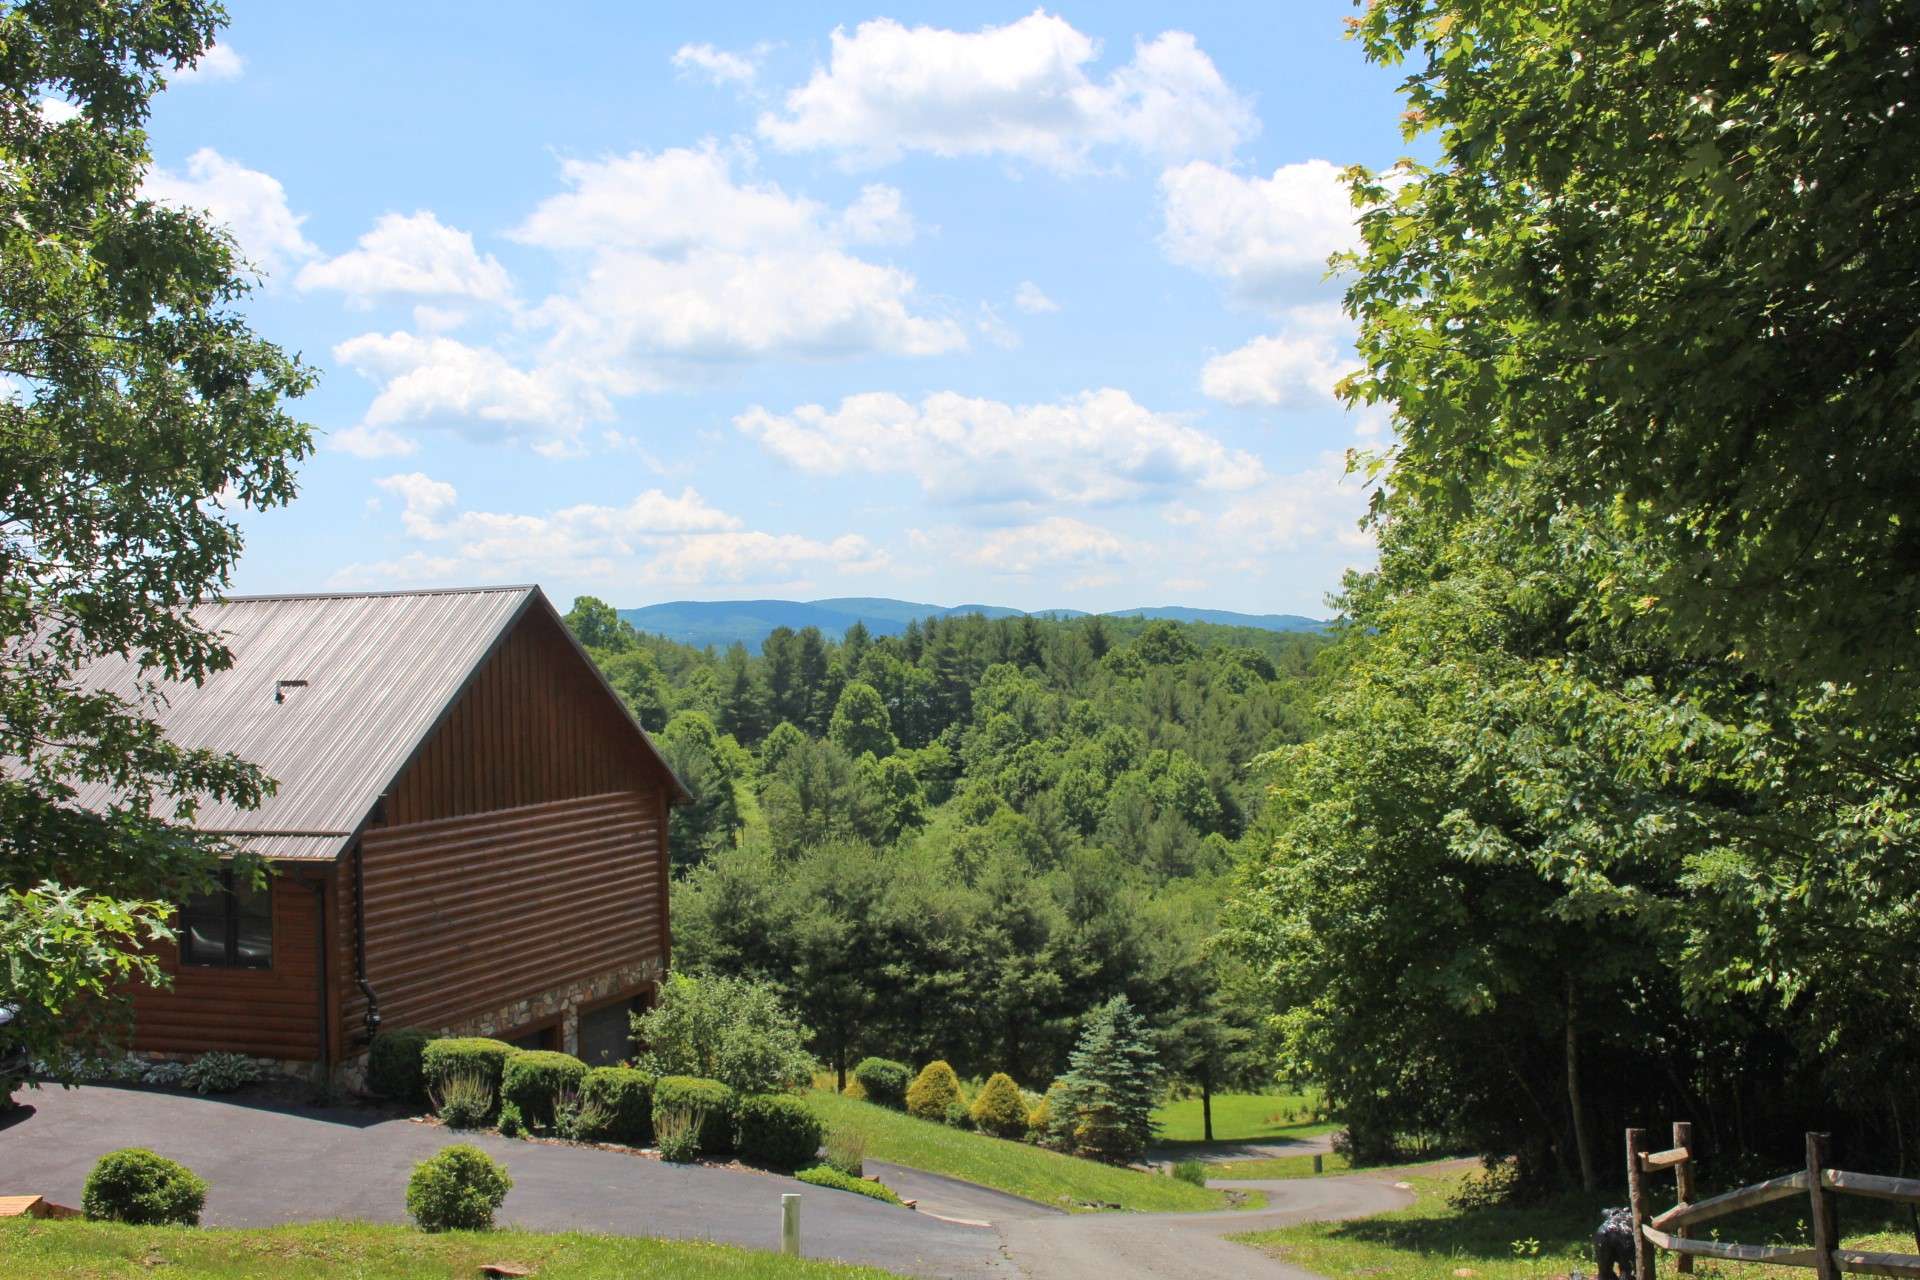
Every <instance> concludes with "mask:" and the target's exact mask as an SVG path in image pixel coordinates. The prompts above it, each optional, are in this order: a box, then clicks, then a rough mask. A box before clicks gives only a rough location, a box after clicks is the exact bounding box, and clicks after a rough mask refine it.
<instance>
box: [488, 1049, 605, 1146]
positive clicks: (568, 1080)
mask: <svg viewBox="0 0 1920 1280" xmlns="http://www.w3.org/2000/svg"><path fill="white" fill-rule="evenodd" d="M586 1078H587V1064H586V1063H584V1062H582V1061H580V1059H578V1058H576V1057H574V1056H573V1055H572V1054H570V1053H552V1052H550V1051H548V1050H545V1049H516V1050H514V1051H513V1052H512V1053H510V1054H508V1055H507V1063H506V1066H505V1067H503V1068H502V1069H501V1072H500V1101H501V1104H502V1105H503V1106H504V1105H505V1104H506V1103H509V1102H510V1103H512V1104H513V1105H514V1106H516V1107H518V1108H520V1118H521V1120H522V1122H523V1123H525V1124H526V1125H527V1126H528V1127H529V1128H536V1129H551V1128H552V1127H553V1104H554V1101H555V1099H557V1098H559V1097H560V1096H561V1095H563V1094H577V1093H579V1092H580V1085H581V1083H582V1082H583V1081H585V1080H586Z"/></svg>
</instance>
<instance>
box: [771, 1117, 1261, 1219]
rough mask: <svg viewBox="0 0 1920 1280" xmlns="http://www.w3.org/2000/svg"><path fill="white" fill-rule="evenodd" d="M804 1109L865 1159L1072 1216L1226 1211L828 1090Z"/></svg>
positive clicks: (1166, 1182)
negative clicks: (856, 1138) (1102, 1211)
mask: <svg viewBox="0 0 1920 1280" xmlns="http://www.w3.org/2000/svg"><path fill="white" fill-rule="evenodd" d="M807 1101H808V1102H809V1103H810V1104H811V1105H812V1106H813V1108H814V1110H815V1111H816V1112H817V1113H818V1114H819V1116H820V1118H821V1119H822V1120H823V1121H825V1122H826V1125H827V1128H828V1130H829V1131H831V1130H833V1129H847V1130H851V1131H853V1132H855V1133H858V1134H859V1135H860V1136H861V1137H862V1138H864V1139H865V1140H866V1149H867V1156H868V1157H869V1158H870V1159H874V1160H888V1161H891V1162H893V1163H894V1164H904V1165H907V1166H909V1167H910V1168H914V1169H923V1170H925V1171H926V1172H928V1173H944V1174H946V1175H947V1176H948V1177H951V1178H964V1179H965V1180H966V1181H968V1182H977V1183H979V1184H980V1185H982V1186H986V1187H994V1188H996V1189H998V1190H1001V1191H1005V1192H1009V1193H1011V1194H1013V1195H1016V1196H1024V1197H1026V1198H1027V1199H1029V1200H1037V1201H1039V1202H1040V1203H1042V1204H1051V1205H1060V1206H1062V1207H1069V1208H1077V1207H1078V1206H1080V1205H1081V1204H1083V1203H1087V1202H1096V1203H1101V1204H1117V1205H1120V1206H1121V1207H1122V1208H1126V1209H1141V1210H1152V1211H1155V1212H1165V1211H1179V1210H1186V1209H1224V1208H1227V1207H1228V1202H1227V1198H1226V1196H1225V1195H1223V1194H1222V1193H1221V1192H1218V1191H1209V1190H1207V1189H1205V1188H1203V1187H1195V1186H1190V1185H1189V1184H1187V1183H1184V1182H1181V1181H1179V1180H1178V1179H1177V1178H1168V1177H1162V1176H1158V1175H1155V1174H1150V1173H1137V1172H1135V1171H1133V1170H1131V1169H1115V1168H1112V1167H1111V1166H1108V1165H1103V1164H1095V1163H1094V1162H1093V1161H1091V1160H1077V1159H1075V1158H1073V1157H1072V1156H1063V1155H1061V1154H1059V1153H1058V1152H1055V1151H1044V1150H1042V1149H1041V1148H1039V1147H1035V1146H1029V1145H1028V1144H1026V1143H1024V1142H1009V1141H1007V1140H1006V1139H1004V1138H990V1137H988V1136H986V1135H985V1134H981V1133H968V1132H966V1131H965V1130H963V1129H954V1128H950V1127H948V1126H947V1125H943V1124H933V1123H930V1122H928V1121H925V1120H915V1119H914V1118H913V1117H912V1116H909V1115H906V1114H904V1113H902V1112H899V1111H891V1110H888V1109H887V1108H885V1107H877V1106H874V1105H873V1104H872V1103H870V1102H856V1101H854V1100H853V1099H852V1098H843V1097H841V1096H840V1095H838V1094H836V1093H832V1092H829V1091H825V1090H818V1089H816V1090H814V1091H813V1092H812V1093H809V1094H808V1095H807Z"/></svg>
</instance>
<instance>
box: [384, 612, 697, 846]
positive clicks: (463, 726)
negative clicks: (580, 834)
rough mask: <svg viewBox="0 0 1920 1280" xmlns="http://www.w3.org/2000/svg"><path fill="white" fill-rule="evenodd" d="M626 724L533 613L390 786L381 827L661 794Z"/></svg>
mask: <svg viewBox="0 0 1920 1280" xmlns="http://www.w3.org/2000/svg"><path fill="white" fill-rule="evenodd" d="M625 719H626V716H625V713H624V712H623V711H622V710H621V708H620V706H619V705H618V703H616V702H615V701H614V700H613V699H612V698H611V697H610V696H609V695H608V693H607V691H606V689H605V688H604V687H603V686H602V685H601V683H600V681H599V678H598V677H597V676H596V675H595V674H594V673H593V671H592V670H591V669H590V668H589V667H588V666H587V665H586V664H585V663H584V662H583V661H582V660H581V658H580V656H579V654H578V653H577V652H576V651H575V650H574V648H573V645H572V643H571V642H570V641H568V640H567V638H566V636H565V635H564V634H562V633H561V631H560V628H559V625H558V624H557V623H555V622H554V621H553V620H552V619H551V618H549V617H548V616H547V615H546V614H545V613H544V612H540V611H534V612H530V613H528V614H527V616H526V617H525V618H523V619H522V620H521V622H520V623H519V625H518V626H516V627H515V628H514V629H513V631H512V632H511V633H510V634H509V635H508V636H507V638H506V639H505V640H504V641H503V642H502V643H501V645H500V647H499V649H497V650H496V651H495V652H494V655H493V657H492V658H491V659H489V660H488V661H487V663H486V664H485V665H484V666H483V667H482V668H481V669H480V671H479V673H478V674H477V675H475V677H474V679H473V683H472V684H470V685H469V686H468V687H467V690H466V692H465V693H463V694H462V695H461V696H460V698H459V699H458V700H457V701H456V702H455V703H454V706H453V709H452V711H450V712H449V713H448V715H447V718H446V720H445V721H444V722H443V723H442V724H441V726H440V728H439V730H438V731H437V732H436V733H434V735H433V736H432V737H431V738H429V739H428V740H427V742H426V744H425V745H424V746H423V747H422V748H421V750H420V753H419V754H418V755H417V756H415V757H414V759H413V762H412V763H411V764H410V765H409V766H408V767H407V769H406V771H405V772H404V773H403V774H402V776H401V777H400V779H399V780H398V781H397V782H396V783H395V785H394V787H393V790H392V792H391V794H390V795H389V796H388V797H387V803H386V805H385V813H384V819H385V825H387V826H391V827H400V826H407V825H409V824H412V823H416V822H433V821H437V820H439V819H441V818H458V817H464V816H466V815H468V814H478V813H493V812H497V811H498V810H501V809H515V808H519V807H521V806H523V805H530V804H543V803H545V802H547V801H549V800H570V799H575V798H578V797H581V796H598V795H606V794H607V793H608V792H612V791H633V790H644V791H651V790H654V789H655V788H658V787H661V786H664V785H665V784H666V777H665V774H664V773H663V772H662V771H661V770H660V768H659V767H658V766H657V765H655V764H654V763H653V761H652V760H651V759H650V758H649V757H648V755H647V753H646V749H645V748H644V746H642V745H641V744H640V743H638V742H637V741H636V739H635V735H634V732H633V729H632V727H631V726H630V725H628V724H626V723H624V721H625Z"/></svg>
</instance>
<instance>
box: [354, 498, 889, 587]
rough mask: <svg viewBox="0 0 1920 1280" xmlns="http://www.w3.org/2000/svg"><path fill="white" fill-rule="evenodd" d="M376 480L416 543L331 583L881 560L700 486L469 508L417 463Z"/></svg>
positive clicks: (623, 582)
mask: <svg viewBox="0 0 1920 1280" xmlns="http://www.w3.org/2000/svg"><path fill="white" fill-rule="evenodd" d="M375 484H376V485H377V486H378V487H379V488H380V489H381V490H382V491H383V492H385V493H387V494H390V495H392V496H393V497H394V498H396V499H397V500H398V501H399V502H400V508H401V509H400V530H401V532H402V534H403V535H404V536H405V537H406V538H407V539H409V540H411V541H413V542H416V543H419V544H422V545H421V546H420V547H418V548H416V549H414V550H411V551H408V552H406V553H405V554H403V555H401V556H399V557H397V558H395V559H392V560H385V561H379V562H374V563H362V564H356V565H350V566H348V567H347V568H345V569H343V570H341V571H340V573H338V574H336V575H334V583H335V585H339V586H359V585H364V584H366V583H370V582H388V583H391V582H396V581H406V582H447V581H455V580H460V581H496V582H497V581H506V580H529V579H532V580H537V579H541V578H559V579H570V580H574V581H583V580H590V581H595V582H606V583H609V584H612V585H615V586H624V587H629V588H638V587H657V586H676V587H695V586H718V585H736V584H741V583H754V584H780V583H785V582H790V581H794V580H796V579H799V578H801V577H803V576H804V575H806V574H808V573H812V572H816V571H820V570H827V571H831V572H836V573H863V572H870V571H873V570H876V569H880V568H883V567H885V566H886V564H887V563H888V561H887V557H886V553H885V552H883V551H881V550H879V549H878V548H876V547H875V546H874V545H873V544H872V543H870V542H869V541H867V539H865V538H863V537H860V536H859V535H856V534H847V535H843V536H841V537H837V538H827V539H819V538H809V537H804V536H801V535H797V534H777V533H767V532H763V531H760V530H755V529H749V528H747V527H745V523H744V522H743V521H742V520H740V518H739V517H737V516H734V515H731V514H729V513H727V512H725V511H722V510H720V509H718V508H716V507H714V506H713V505H712V504H711V503H709V502H708V501H707V500H706V499H705V498H703V497H702V496H701V495H700V494H699V492H698V491H696V490H694V489H691V488H686V489H682V490H681V491H680V493H679V494H677V495H675V494H670V493H667V492H665V491H663V490H660V489H648V490H646V491H645V492H643V493H641V494H639V495H637V496H636V497H634V498H633V500H632V501H630V502H628V503H626V504H625V505H624V506H605V505H599V504H593V503H581V504H577V505H574V506H570V507H563V508H560V509H558V510H554V511H548V512H544V513H539V514H531V513H519V512H500V511H476V510H469V509H464V508H462V507H461V505H460V501H459V493H458V492H457V491H456V490H455V489H454V487H453V486H452V485H450V484H448V483H446V482H445V481H442V480H436V479H434V478H432V477H431V476H428V475H426V474H424V473H422V472H417V471H416V472H406V473H402V474H397V475H390V476H385V477H382V478H381V479H379V480H377V481H375Z"/></svg>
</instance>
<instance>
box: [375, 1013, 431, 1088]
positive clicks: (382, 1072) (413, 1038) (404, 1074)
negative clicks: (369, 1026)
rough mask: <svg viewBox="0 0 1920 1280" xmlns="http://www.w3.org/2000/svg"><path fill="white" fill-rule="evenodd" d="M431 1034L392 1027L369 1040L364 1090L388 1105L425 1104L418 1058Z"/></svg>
mask: <svg viewBox="0 0 1920 1280" xmlns="http://www.w3.org/2000/svg"><path fill="white" fill-rule="evenodd" d="M432 1039H433V1036H432V1034H431V1033H429V1032H426V1031H422V1030H421V1029H420V1028H419V1027H395V1028H394V1029H393V1030H391V1031H382V1032H380V1034H378V1035H376V1036H375V1037H374V1038H373V1044H372V1045H370V1046H369V1047H368V1049H367V1087H368V1088H369V1089H371V1090H373V1091H374V1092H375V1093H377V1094H379V1095H380V1096H381V1097H383V1098H385V1099H387V1100H388V1101H389V1102H401V1103H405V1104H407V1105H408V1106H419V1105H420V1104H421V1103H424V1102H425V1101H426V1100H427V1080H426V1076H425V1075H423V1074H422V1071H421V1061H420V1055H421V1054H422V1053H424V1052H425V1051H426V1047H427V1044H428V1042H429V1041H431V1040H432Z"/></svg>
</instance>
